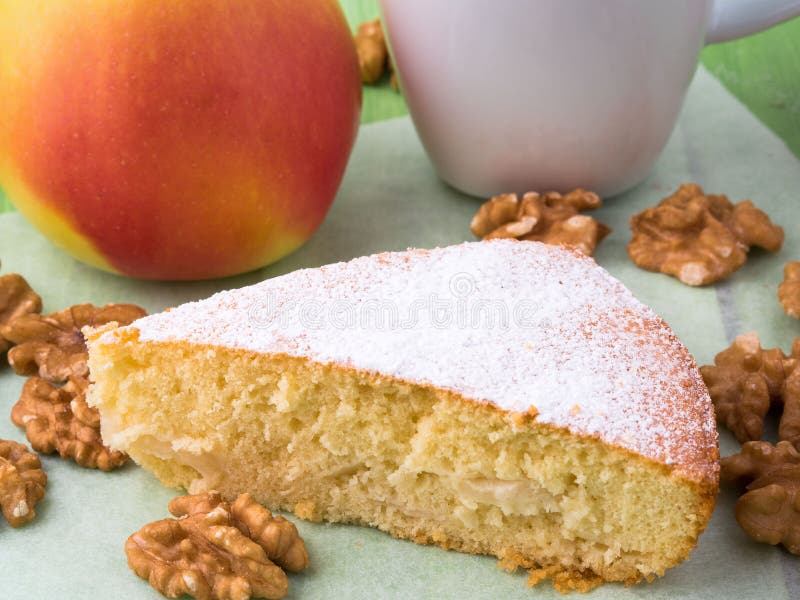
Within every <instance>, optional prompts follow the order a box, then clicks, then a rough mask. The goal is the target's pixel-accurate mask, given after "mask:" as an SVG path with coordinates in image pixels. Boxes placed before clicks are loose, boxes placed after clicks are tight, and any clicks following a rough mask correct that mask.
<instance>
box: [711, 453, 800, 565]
mask: <svg viewBox="0 0 800 600" xmlns="http://www.w3.org/2000/svg"><path fill="white" fill-rule="evenodd" d="M721 466H722V469H721V480H722V482H723V483H728V484H732V485H737V486H746V489H747V491H746V492H745V494H743V495H742V497H741V498H739V500H738V502H737V503H736V521H737V522H738V523H739V525H740V526H741V528H742V529H743V530H744V531H745V533H747V535H748V536H750V537H751V538H752V539H753V540H755V541H757V542H763V543H767V544H782V545H783V546H784V547H785V548H786V549H787V550H788V551H789V552H791V553H792V554H798V555H800V452H798V451H797V450H796V449H795V448H794V446H792V444H790V443H789V442H778V445H777V446H772V444H770V443H768V442H747V443H746V444H744V445H743V446H742V450H741V451H740V452H739V454H735V455H733V456H728V457H726V458H723V459H722V461H721Z"/></svg>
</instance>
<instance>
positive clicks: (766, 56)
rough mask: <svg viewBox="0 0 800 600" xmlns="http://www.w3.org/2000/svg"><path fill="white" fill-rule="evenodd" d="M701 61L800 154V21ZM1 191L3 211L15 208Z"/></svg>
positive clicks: (382, 89) (372, 105)
mask: <svg viewBox="0 0 800 600" xmlns="http://www.w3.org/2000/svg"><path fill="white" fill-rule="evenodd" d="M340 1H341V4H342V6H343V8H344V11H345V13H346V14H347V18H348V20H349V21H350V24H351V26H352V27H353V28H354V29H355V27H356V26H357V25H358V23H360V22H362V21H365V20H367V19H371V18H374V17H376V16H377V15H378V8H377V0H340ZM702 62H703V64H704V65H705V66H706V68H708V70H709V71H711V73H713V74H714V75H715V76H716V77H717V78H719V80H720V81H722V83H723V84H724V85H725V86H726V87H727V88H728V89H729V90H730V91H731V92H732V93H733V94H734V95H736V96H737V97H738V98H739V99H740V100H741V101H742V102H743V103H744V104H745V105H746V106H747V107H748V108H749V109H750V110H751V111H753V113H754V114H755V115H756V116H758V118H759V119H761V120H762V121H763V122H764V123H765V124H766V125H767V126H768V127H769V128H770V129H772V131H774V132H775V133H776V134H778V136H780V137H781V138H782V139H783V140H784V141H785V142H786V144H787V145H788V146H789V148H791V150H792V151H793V152H794V153H795V155H797V156H798V157H800V19H795V20H794V21H790V22H788V23H784V24H783V25H780V26H778V27H775V28H773V29H771V30H769V31H766V32H763V33H760V34H758V35H754V36H751V37H749V38H746V39H743V40H738V41H735V42H729V43H727V44H719V45H716V46H710V47H708V48H706V49H705V50H704V51H703V56H702ZM404 114H406V107H405V103H404V102H403V97H402V95H401V94H399V93H398V92H396V91H395V90H393V89H392V88H391V87H390V86H389V80H388V77H386V78H384V80H383V81H382V82H381V84H380V85H378V86H368V87H365V89H364V108H363V112H362V115H361V121H362V123H371V122H374V121H380V120H383V119H390V118H392V117H397V116H400V115H404ZM13 209H14V208H13V206H12V205H11V203H10V202H9V201H8V199H7V198H5V196H4V195H3V194H2V191H0V213H2V212H6V211H10V210H13Z"/></svg>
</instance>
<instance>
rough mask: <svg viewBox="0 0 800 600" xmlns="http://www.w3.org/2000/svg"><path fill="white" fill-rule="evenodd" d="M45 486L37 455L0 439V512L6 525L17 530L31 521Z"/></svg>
mask: <svg viewBox="0 0 800 600" xmlns="http://www.w3.org/2000/svg"><path fill="white" fill-rule="evenodd" d="M46 485H47V475H46V474H45V472H44V471H43V470H42V463H41V462H40V461H39V457H38V456H36V455H35V454H33V453H32V452H29V451H28V449H27V448H26V447H25V446H24V445H23V444H19V443H17V442H12V441H9V440H0V510H2V512H3V516H4V517H5V518H6V521H8V523H9V525H11V526H12V527H21V526H22V525H24V524H25V523H28V522H29V521H32V520H33V518H34V517H35V516H36V510H35V509H34V507H35V506H36V504H37V503H38V502H39V501H40V500H41V499H42V498H44V490H45V486H46Z"/></svg>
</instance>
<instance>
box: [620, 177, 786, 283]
mask: <svg viewBox="0 0 800 600" xmlns="http://www.w3.org/2000/svg"><path fill="white" fill-rule="evenodd" d="M630 227H631V230H632V231H633V239H632V240H631V242H630V244H629V245H628V255H629V256H630V258H631V260H632V261H633V262H634V263H636V265H638V266H639V267H641V268H643V269H647V270H648V271H660V272H661V273H666V274H668V275H673V276H674V277H677V278H678V279H679V280H680V281H682V282H683V283H685V284H687V285H693V286H695V285H707V284H709V283H713V282H715V281H719V280H720V279H723V278H725V277H727V276H728V275H730V274H731V273H733V272H734V271H736V270H737V269H738V268H739V267H741V266H742V265H743V264H744V262H745V260H746V259H747V253H748V252H749V250H750V247H751V246H758V247H761V248H763V249H765V250H767V251H769V252H777V251H778V250H780V248H781V246H782V244H783V235H784V234H783V229H782V228H781V227H779V226H777V225H773V224H772V222H770V220H769V217H768V216H767V215H766V214H765V213H764V212H762V211H761V210H759V209H757V208H756V207H755V206H754V205H753V203H752V202H750V201H749V200H745V201H743V202H739V203H738V204H732V203H731V202H730V201H729V200H728V198H727V197H725V196H718V195H711V194H708V195H707V194H706V193H705V192H704V191H703V189H702V188H701V187H700V186H698V185H695V184H685V185H682V186H681V187H680V189H678V191H677V192H675V193H674V194H673V195H671V196H669V197H667V198H665V199H664V200H662V201H661V203H659V204H658V206H654V207H651V208H648V209H646V210H644V211H643V212H641V213H639V214H637V215H634V216H633V217H631V219H630Z"/></svg>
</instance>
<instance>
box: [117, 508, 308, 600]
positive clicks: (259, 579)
mask: <svg viewBox="0 0 800 600" xmlns="http://www.w3.org/2000/svg"><path fill="white" fill-rule="evenodd" d="M169 509H170V512H171V513H172V514H173V515H175V516H176V517H178V518H177V519H162V520H161V521H155V522H154V523H149V524H147V525H145V526H144V527H142V529H140V530H139V531H137V532H136V533H134V534H133V535H132V536H130V537H129V538H128V540H127V542H126V543H125V553H126V554H127V556H128V565H129V566H130V568H131V569H132V570H133V571H134V573H136V574H137V575H138V576H139V577H141V578H143V579H147V580H148V581H149V582H150V585H152V586H153V587H154V588H155V589H157V590H158V591H159V592H161V593H162V594H164V595H165V596H167V597H169V598H177V597H178V596H180V595H181V594H189V595H190V596H193V597H195V598H197V599H198V600H246V599H248V598H251V597H252V598H282V597H283V596H285V595H286V593H287V592H288V590H289V580H288V578H287V577H286V574H285V573H284V572H283V569H286V570H289V571H300V570H302V569H305V568H306V566H308V554H307V552H306V548H305V544H304V543H303V540H302V539H301V538H300V536H299V534H298V533H297V529H296V527H295V526H294V524H292V523H291V522H289V521H287V520H286V519H284V518H283V517H274V516H273V515H272V513H270V512H269V511H268V510H267V509H266V508H264V507H263V506H261V505H260V504H258V503H257V502H255V500H253V498H252V497H251V496H250V495H249V494H242V495H241V496H239V497H238V498H237V499H236V500H235V501H234V502H233V503H228V502H225V501H224V500H223V499H222V497H221V496H220V494H219V493H217V492H208V493H205V494H197V495H193V496H181V497H178V498H175V499H173V500H172V502H170V506H169Z"/></svg>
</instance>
